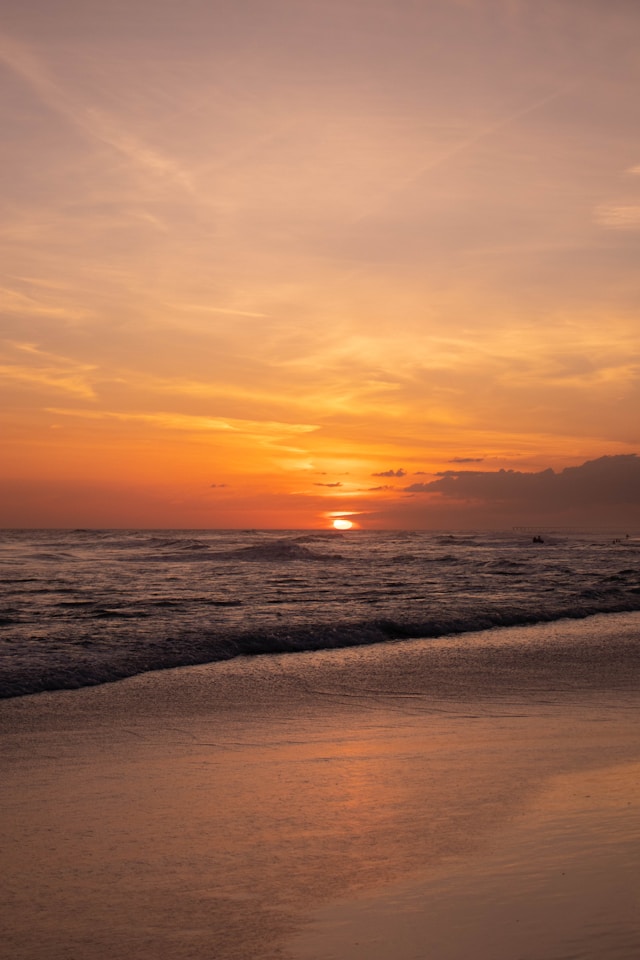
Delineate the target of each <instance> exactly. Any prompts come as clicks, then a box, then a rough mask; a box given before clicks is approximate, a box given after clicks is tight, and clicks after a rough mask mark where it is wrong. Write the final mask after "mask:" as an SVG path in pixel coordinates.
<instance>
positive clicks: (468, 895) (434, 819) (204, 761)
mask: <svg viewBox="0 0 640 960" xmlns="http://www.w3.org/2000/svg"><path fill="white" fill-rule="evenodd" d="M581 627H586V630H585V632H584V635H582V634H581V632H580V628H581ZM548 630H549V628H547V627H544V628H543V627H530V628H525V629H520V630H505V631H501V632H500V636H499V649H498V648H496V642H498V641H497V639H496V635H495V631H489V632H487V633H486V634H483V635H478V638H477V639H478V646H477V656H476V657H475V658H471V659H470V660H468V659H467V656H466V652H467V651H466V648H465V645H464V643H462V642H459V643H458V645H456V641H455V640H453V639H449V640H441V641H422V642H421V641H413V642H411V643H409V644H400V645H391V646H383V645H378V646H375V647H370V648H358V649H351V650H339V651H325V652H322V653H315V654H301V655H299V656H296V657H291V656H281V657H262V658H252V659H242V658H239V659H236V660H233V661H229V662H227V663H224V664H215V665H210V666H202V667H196V668H191V669H188V670H179V671H171V672H161V673H150V674H146V675H144V676H140V677H137V678H133V679H130V680H126V681H124V682H122V683H119V684H113V685H108V686H103V687H100V688H96V689H94V690H81V691H69V692H58V693H53V694H42V695H38V696H34V697H23V698H18V699H13V700H6V701H4V702H3V703H2V704H0V728H1V729H2V731H3V733H2V736H1V737H0V751H1V758H2V765H3V778H2V782H1V783H0V797H1V800H2V808H3V812H4V815H3V818H2V820H1V821H0V849H1V850H2V856H3V863H2V871H3V902H2V906H1V907H0V913H2V920H3V927H4V931H5V933H4V938H5V939H4V941H3V943H4V946H5V947H6V949H7V951H8V954H7V955H8V956H11V958H12V960H34V958H38V960H40V958H43V960H44V958H46V960H69V958H73V960H75V958H76V957H77V958H79V960H80V958H81V960H107V958H109V960H111V958H112V957H114V956H127V957H128V958H132V960H169V958H171V960H187V958H188V960H211V958H212V957H215V958H216V960H247V958H253V957H260V958H261V960H263V958H264V960H284V958H286V960H307V958H309V960H311V958H313V960H329V958H332V960H356V958H357V960H360V957H365V956H366V957H367V958H372V960H409V958H412V960H413V958H418V957H419V958H421V960H423V958H424V960H463V958H464V960H467V958H469V957H474V958H479V960H507V958H508V960H569V958H571V960H574V958H584V960H596V957H597V960H632V958H635V956H636V955H637V953H636V952H635V948H636V946H637V944H638V922H637V918H636V919H634V916H633V914H632V913H630V912H627V905H628V904H629V902H630V901H629V897H631V896H632V892H633V890H634V889H635V888H634V887H633V877H634V876H637V875H638V872H637V866H638V860H637V856H638V837H639V835H640V809H639V805H638V792H637V787H636V784H637V782H638V780H637V774H638V772H639V767H638V764H640V735H639V734H638V729H639V728H638V723H637V719H638V677H639V676H640V673H639V671H638V664H637V658H636V659H633V658H629V657H628V656H627V659H625V656H626V655H628V654H629V651H630V649H631V643H632V640H633V638H634V637H635V643H636V646H637V643H638V637H640V630H639V624H638V618H637V615H627V616H625V617H603V618H595V619H594V620H591V621H585V622H584V623H565V624H564V625H563V624H558V625H556V626H555V627H554V631H555V636H553V637H552V636H550V634H549V632H548ZM623 641H624V642H623ZM550 643H551V644H552V647H553V649H554V650H555V654H556V655H555V657H554V658H552V660H551V662H549V661H547V660H545V659H544V657H542V656H541V655H540V650H543V649H544V650H546V651H548V650H549V649H550V648H549V644H550ZM625 644H626V645H625ZM594 650H600V651H602V650H604V651H605V652H607V651H608V652H610V653H613V655H614V659H615V658H618V657H622V662H620V663H619V664H618V668H617V670H616V671H615V672H614V674H613V675H612V678H611V682H610V683H608V682H607V677H606V676H604V677H600V679H599V681H598V682H594V680H593V677H592V669H591V667H592V665H593V661H591V660H590V659H589V657H590V656H592V655H593V651H594ZM482 651H484V656H482ZM536 651H538V652H537V653H536ZM589 651H591V653H589ZM625 651H626V654H625ZM581 654H582V655H584V658H585V660H584V663H585V666H584V669H582V670H580V669H579V668H578V666H577V665H579V664H580V662H581ZM599 662H600V667H601V668H602V666H603V664H604V663H605V662H606V658H601V660H600V661H599ZM447 665H448V666H447ZM562 870H564V877H563V876H562ZM609 887H610V888H611V890H612V891H613V892H614V895H613V896H611V895H610V893H607V890H608V889H609ZM624 890H626V891H627V894H628V897H627V899H625V898H624V897H623V895H622V892H623V891H624ZM616 891H617V892H616ZM625 896H626V895H625ZM588 904H590V906H589V908H588V909H585V908H586V906H587V905H588ZM521 925H522V930H524V931H525V935H524V938H523V937H522V935H521V933H520V926H521ZM516 927H518V929H516ZM583 928H584V929H583ZM363 931H364V932H363ZM525 941H526V942H525ZM363 943H364V944H365V946H366V950H365V951H364V952H363V951H362V949H361V946H362V944H363ZM596 946H597V951H596V952H594V951H595V950H596ZM629 948H633V952H628V953H627V954H625V953H624V950H625V949H626V950H628V949H629ZM589 950H591V952H589ZM304 951H306V953H305V952H304ZM358 951H360V952H358ZM447 951H448V952H447ZM456 951H457V952H456ZM500 951H502V952H500ZM510 951H511V952H510ZM518 951H519V952H518Z"/></svg>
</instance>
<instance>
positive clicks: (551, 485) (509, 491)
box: [403, 454, 640, 522]
mask: <svg viewBox="0 0 640 960" xmlns="http://www.w3.org/2000/svg"><path fill="white" fill-rule="evenodd" d="M403 491H404V492H405V493H410V494H435V495H437V497H438V499H441V500H445V501H450V502H454V501H455V502H456V503H465V504H467V505H470V506H473V505H477V506H480V505H481V506H482V507H483V508H484V509H487V508H499V509H502V510H504V511H505V512H508V513H509V514H512V513H514V512H518V513H521V514H526V513H531V514H536V515H539V514H549V515H558V514H562V513H576V511H577V512H581V513H582V515H583V516H584V515H585V511H589V510H592V511H593V519H594V520H597V519H598V518H600V519H602V520H607V519H611V518H612V517H613V514H615V515H616V516H615V518H616V519H623V518H624V516H625V510H626V511H628V516H629V520H630V521H634V522H637V521H638V520H639V519H640V457H638V455H637V454H623V455H619V456H605V457H600V458H598V459H597V460H588V461H586V462H585V463H583V464H581V465H580V466H578V467H566V468H565V469H564V470H562V471H561V472H560V473H556V472H555V471H554V470H552V469H551V468H549V469H548V470H542V471H540V472H538V473H522V472H520V471H516V470H498V471H495V472H490V471H483V470H446V471H444V472H442V473H439V474H437V479H436V480H432V481H430V482H429V483H412V484H411V485H410V486H407V487H404V488H403Z"/></svg>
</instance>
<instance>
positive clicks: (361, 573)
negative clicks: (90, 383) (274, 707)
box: [0, 530, 640, 696]
mask: <svg viewBox="0 0 640 960" xmlns="http://www.w3.org/2000/svg"><path fill="white" fill-rule="evenodd" d="M545 540H546V541H547V542H546V543H544V544H539V543H533V542H532V539H531V537H529V536H523V535H516V534H501V535H497V534H495V535H494V534H487V533H481V534H468V533H466V534H449V533H443V534H435V535H434V534H429V533H407V532H403V533H369V532H361V531H360V532H350V533H349V534H347V535H342V536H334V535H330V534H329V535H327V534H324V533H323V532H318V533H315V532H314V533H301V532H291V533H287V534H284V533H274V532H256V531H251V532H245V533H243V532H238V531H159V532H149V531H119V530H118V531H95V532H94V531H86V530H81V531H5V532H4V534H3V537H2V541H1V543H0V574H1V577H2V588H1V589H2V599H1V606H0V695H2V696H16V695H20V694H25V693H31V692H37V691H40V690H51V689H57V688H65V687H67V688H69V687H78V686H85V685H87V684H95V683H103V682H106V681H109V680H114V679H119V678H121V677H125V676H130V675H132V674H136V673H141V672H144V671H147V670H154V669H160V668H163V667H174V666H181V665H187V664H194V663H203V662H208V661H216V660H225V659H229V658H231V657H235V656H238V655H252V654H269V653H276V652H287V651H302V650H318V649H323V648H332V647H339V646H351V645H361V644H370V643H380V642H385V641H389V640H399V639H405V638H410V637H438V636H443V635H446V634H458V635H461V634H467V633H473V632H475V631H478V630H485V629H488V628H494V627H507V626H515V625H524V624H532V623H541V622H552V621H554V620H558V619H561V618H566V617H572V618H582V617H587V616H590V615H593V614H598V613H605V612H609V613H614V612H622V611H634V610H640V542H639V541H637V540H635V539H620V538H613V539H612V538H607V537H586V536H583V537H566V536H564V537H547V536H545ZM307 544H311V545H310V546H308V545H307Z"/></svg>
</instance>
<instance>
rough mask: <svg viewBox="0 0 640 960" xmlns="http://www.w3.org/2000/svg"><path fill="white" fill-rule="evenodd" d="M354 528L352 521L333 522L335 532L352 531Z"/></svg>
mask: <svg viewBox="0 0 640 960" xmlns="http://www.w3.org/2000/svg"><path fill="white" fill-rule="evenodd" d="M352 526H353V524H352V522H351V520H343V519H338V520H334V521H333V529H334V530H351V527H352Z"/></svg>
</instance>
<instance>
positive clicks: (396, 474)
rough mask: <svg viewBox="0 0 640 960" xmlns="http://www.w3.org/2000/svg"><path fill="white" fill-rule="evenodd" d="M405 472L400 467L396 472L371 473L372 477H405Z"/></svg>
mask: <svg viewBox="0 0 640 960" xmlns="http://www.w3.org/2000/svg"><path fill="white" fill-rule="evenodd" d="M406 475H407V471H406V470H403V469H402V467H400V468H399V469H398V470H383V471H382V472H381V473H372V474H371V476H372V477H406Z"/></svg>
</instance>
